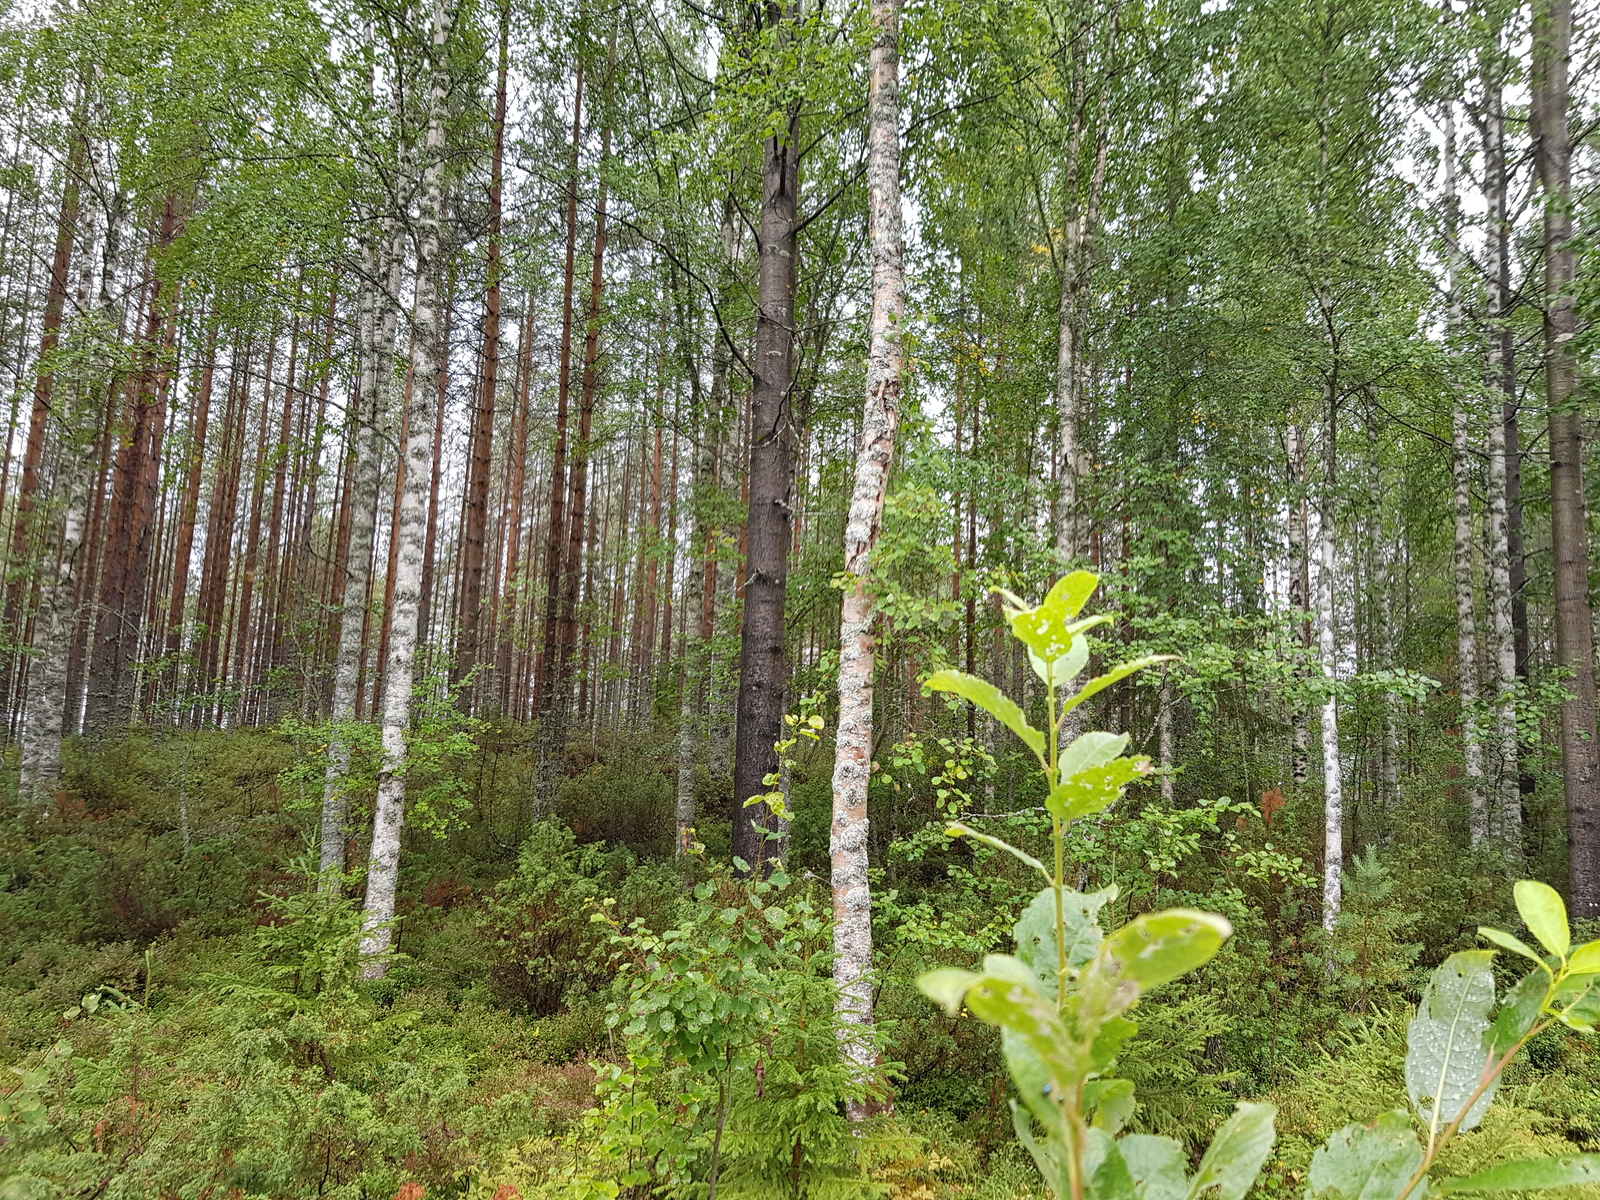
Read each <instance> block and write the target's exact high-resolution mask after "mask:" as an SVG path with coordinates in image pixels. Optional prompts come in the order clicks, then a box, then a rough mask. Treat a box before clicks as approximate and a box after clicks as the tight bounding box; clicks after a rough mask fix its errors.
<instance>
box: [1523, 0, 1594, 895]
mask: <svg viewBox="0 0 1600 1200" xmlns="http://www.w3.org/2000/svg"><path fill="white" fill-rule="evenodd" d="M1571 46H1572V4H1571V0H1540V2H1539V3H1538V4H1536V5H1535V6H1534V27H1533V114H1532V115H1533V118H1534V119H1533V125H1534V131H1535V134H1534V157H1535V160H1536V162H1537V163H1538V168H1539V180H1540V184H1541V185H1542V188H1543V191H1544V263H1545V281H1544V282H1545V288H1544V291H1545V295H1544V302H1545V308H1544V312H1545V317H1544V334H1545V401H1546V403H1547V404H1548V406H1549V410H1550V417H1549V441H1550V542H1551V553H1552V557H1553V558H1554V560H1555V627H1556V628H1555V635H1556V636H1555V643H1556V644H1555V658H1556V663H1555V665H1556V666H1558V667H1565V668H1566V669H1567V670H1568V671H1569V672H1571V674H1570V675H1569V677H1568V678H1567V679H1566V680H1565V684H1566V688H1567V700H1566V702H1565V703H1564V704H1563V705H1562V706H1561V766H1562V780H1563V785H1564V790H1565V793H1566V801H1567V848H1568V853H1569V855H1570V861H1571V900H1572V913H1573V916H1574V917H1577V918H1578V919H1580V920H1586V919H1588V918H1590V917H1594V916H1600V739H1597V738H1596V736H1595V679H1594V631H1593V627H1592V624H1591V621H1592V616H1591V613H1590V607H1589V532H1588V523H1587V516H1586V513H1585V504H1584V493H1583V427H1582V419H1581V416H1580V414H1579V411H1578V410H1579V399H1578V394H1577V365H1576V362H1575V360H1574V356H1573V351H1572V339H1573V337H1574V336H1575V335H1576V333H1577V314H1576V311H1575V310H1574V308H1573V284H1574V276H1575V272H1576V266H1577V253H1576V250H1575V248H1574V247H1573V244H1572V144H1571V140H1570V137H1569V134H1568V130H1567V108H1568V106H1569V105H1570V104H1571V99H1572V98H1571V91H1570V89H1569V87H1568V83H1567V70H1568V63H1569V59H1570V58H1571V53H1572V51H1571Z"/></svg>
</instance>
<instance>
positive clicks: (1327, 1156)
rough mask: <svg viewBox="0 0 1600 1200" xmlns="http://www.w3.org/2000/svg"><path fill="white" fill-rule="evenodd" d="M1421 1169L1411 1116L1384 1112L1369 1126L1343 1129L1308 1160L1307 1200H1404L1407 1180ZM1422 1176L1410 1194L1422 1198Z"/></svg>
mask: <svg viewBox="0 0 1600 1200" xmlns="http://www.w3.org/2000/svg"><path fill="white" fill-rule="evenodd" d="M1421 1165H1422V1146H1421V1145H1420V1144H1419V1143H1418V1142H1417V1135H1416V1134H1415V1133H1414V1132H1413V1131H1412V1129H1411V1118H1410V1117H1409V1116H1408V1115H1407V1114H1406V1113H1404V1112H1400V1111H1398V1110H1396V1111H1393V1112H1386V1113H1384V1114H1383V1115H1382V1116H1381V1117H1379V1118H1378V1119H1377V1120H1376V1121H1374V1122H1373V1123H1372V1124H1371V1125H1346V1126H1345V1127H1344V1128H1343V1129H1341V1130H1339V1132H1338V1133H1336V1134H1334V1135H1333V1136H1332V1137H1330V1138H1329V1139H1328V1140H1327V1141H1326V1142H1324V1143H1323V1144H1322V1145H1321V1146H1320V1147H1318V1149H1317V1152H1316V1153H1315V1154H1313V1155H1312V1156H1311V1169H1310V1171H1309V1172H1308V1173H1307V1177H1306V1200H1341V1198H1342V1200H1403V1197H1402V1195H1401V1193H1402V1192H1404V1191H1405V1186H1406V1183H1407V1181H1409V1180H1410V1178H1411V1176H1412V1175H1413V1174H1415V1173H1416V1170H1417V1168H1418V1167H1420V1166H1421ZM1427 1186H1428V1181H1427V1179H1426V1178H1424V1179H1423V1180H1422V1182H1421V1183H1420V1184H1419V1185H1418V1187H1417V1189H1416V1190H1415V1191H1413V1192H1412V1193H1411V1196H1412V1200H1421V1197H1422V1195H1423V1194H1424V1193H1425V1192H1426V1190H1427Z"/></svg>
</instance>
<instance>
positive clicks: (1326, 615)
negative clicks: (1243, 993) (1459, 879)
mask: <svg viewBox="0 0 1600 1200" xmlns="http://www.w3.org/2000/svg"><path fill="white" fill-rule="evenodd" d="M1337 397H1338V392H1337V391H1336V389H1335V388H1334V386H1333V385H1332V384H1330V385H1329V387H1328V396H1327V407H1328V429H1327V436H1326V438H1325V439H1324V447H1325V450H1324V453H1326V455H1327V462H1326V464H1325V467H1324V470H1325V475H1324V481H1323V491H1322V512H1321V514H1320V515H1321V521H1320V525H1321V528H1320V529H1319V530H1318V539H1317V540H1318V543H1319V546H1320V550H1321V554H1320V560H1321V561H1320V562H1319V564H1318V571H1317V645H1318V650H1319V652H1320V657H1321V660H1322V676H1323V681H1324V684H1325V686H1326V687H1327V688H1328V689H1329V691H1328V695H1327V697H1326V699H1324V700H1323V702H1322V790H1323V801H1322V803H1323V810H1322V811H1323V826H1322V927H1323V929H1325V930H1326V931H1327V932H1329V933H1332V932H1333V926H1334V922H1336V921H1337V920H1338V919H1339V907H1340V904H1341V902H1342V900H1343V880H1342V879H1341V877H1340V876H1341V872H1342V871H1343V870H1344V788H1343V786H1342V779H1341V774H1342V773H1341V770H1340V765H1339V701H1338V699H1337V698H1336V697H1335V696H1334V694H1333V690H1332V689H1333V685H1334V680H1335V677H1336V674H1337V671H1338V665H1339V662H1338V654H1337V648H1336V642H1335V636H1334V634H1335V630H1334V618H1335V614H1334V606H1333V572H1334V567H1335V557H1334V555H1335V550H1336V548H1337V546H1336V543H1335V540H1334V524H1333V502H1334V495H1333V489H1334V483H1335V481H1336V479H1337V477H1338V476H1337V470H1338V466H1337V464H1338V422H1339V411H1338V399H1337Z"/></svg>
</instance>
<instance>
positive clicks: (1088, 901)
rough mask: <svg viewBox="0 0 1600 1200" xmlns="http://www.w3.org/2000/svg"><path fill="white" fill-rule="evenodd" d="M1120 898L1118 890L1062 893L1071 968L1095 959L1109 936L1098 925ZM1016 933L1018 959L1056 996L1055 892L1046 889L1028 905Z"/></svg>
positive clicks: (1111, 888)
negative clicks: (1105, 910) (1109, 905)
mask: <svg viewBox="0 0 1600 1200" xmlns="http://www.w3.org/2000/svg"><path fill="white" fill-rule="evenodd" d="M1116 894H1117V892H1116V888H1115V887H1109V888H1106V889H1105V890H1104V891H1099V892H1089V893H1087V894H1085V893H1083V892H1075V891H1073V890H1072V889H1070V888H1062V889H1061V917H1062V928H1063V930H1064V931H1065V934H1066V937H1065V939H1064V940H1065V943H1066V951H1067V966H1069V967H1071V968H1073V969H1076V968H1078V967H1081V966H1083V964H1084V963H1086V962H1088V961H1089V960H1090V959H1091V958H1093V957H1094V952H1095V950H1096V949H1098V948H1099V945H1100V941H1101V939H1102V938H1103V937H1104V936H1105V935H1104V934H1103V933H1102V932H1101V930H1100V926H1099V924H1098V923H1097V921H1098V917H1099V913H1100V910H1101V908H1103V907H1104V906H1105V905H1106V904H1107V903H1108V902H1109V901H1111V900H1112V899H1114V898H1115V897H1116ZM1012 933H1013V935H1014V936H1015V937H1016V940H1017V957H1018V958H1020V959H1021V960H1022V961H1023V962H1025V963H1027V964H1028V965H1029V966H1030V967H1032V968H1033V969H1034V972H1035V973H1036V974H1037V975H1038V976H1039V982H1040V985H1041V986H1042V987H1044V989H1045V992H1046V993H1047V994H1048V995H1051V996H1053V995H1055V989H1056V974H1057V967H1058V963H1057V960H1056V890H1055V888H1053V887H1047V888H1044V889H1043V890H1042V891H1040V892H1039V894H1038V895H1037V896H1035V897H1034V898H1033V899H1032V900H1031V901H1030V902H1029V903H1028V907H1027V908H1025V909H1023V910H1022V916H1021V917H1019V918H1018V919H1017V923H1016V926H1015V927H1014V928H1013V930H1012Z"/></svg>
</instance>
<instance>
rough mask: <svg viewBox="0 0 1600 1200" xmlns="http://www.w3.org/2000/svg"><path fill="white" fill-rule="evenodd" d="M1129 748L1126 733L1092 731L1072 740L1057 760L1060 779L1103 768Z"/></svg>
mask: <svg viewBox="0 0 1600 1200" xmlns="http://www.w3.org/2000/svg"><path fill="white" fill-rule="evenodd" d="M1127 747H1128V735H1127V734H1126V733H1104V732H1100V731H1097V730H1092V731H1090V732H1089V733H1081V734H1079V735H1078V736H1077V737H1075V738H1073V739H1072V742H1071V744H1070V745H1068V746H1067V748H1066V749H1065V750H1063V751H1062V752H1061V757H1060V758H1059V759H1057V760H1056V763H1057V772H1056V778H1058V779H1071V778H1072V777H1073V776H1074V775H1076V774H1077V773H1078V772H1079V771H1088V770H1091V769H1093V768H1095V767H1103V766H1105V765H1106V764H1107V763H1108V762H1110V761H1111V760H1112V759H1114V758H1116V757H1117V755H1119V754H1121V753H1122V752H1123V751H1124V750H1125V749H1127Z"/></svg>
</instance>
